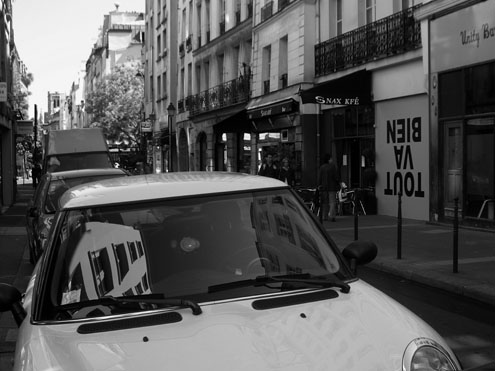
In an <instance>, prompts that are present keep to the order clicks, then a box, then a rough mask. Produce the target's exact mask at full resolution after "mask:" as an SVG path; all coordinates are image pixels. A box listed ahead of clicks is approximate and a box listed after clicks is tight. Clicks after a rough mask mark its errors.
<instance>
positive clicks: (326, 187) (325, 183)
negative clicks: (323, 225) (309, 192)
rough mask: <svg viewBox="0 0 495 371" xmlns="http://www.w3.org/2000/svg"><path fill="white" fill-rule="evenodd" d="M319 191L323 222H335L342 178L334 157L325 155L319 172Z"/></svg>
mask: <svg viewBox="0 0 495 371" xmlns="http://www.w3.org/2000/svg"><path fill="white" fill-rule="evenodd" d="M318 189H319V190H320V197H321V211H320V212H321V213H322V214H323V220H328V217H329V216H330V220H331V221H332V222H334V221H335V216H336V214H337V191H338V190H339V189H340V176H339V171H338V169H337V165H336V164H335V162H334V160H333V158H332V156H330V155H329V154H325V156H324V157H323V164H322V165H321V166H320V170H319V172H318Z"/></svg>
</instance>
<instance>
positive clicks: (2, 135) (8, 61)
mask: <svg viewBox="0 0 495 371" xmlns="http://www.w3.org/2000/svg"><path fill="white" fill-rule="evenodd" d="M12 18H13V14H12V3H11V1H10V0H2V1H0V83H1V85H0V210H1V209H2V208H3V206H9V205H12V203H13V202H14V200H15V191H16V189H15V183H16V152H15V149H16V132H17V128H16V121H15V107H14V102H13V100H12V93H13V82H14V80H15V77H14V76H13V71H12V66H13V65H16V58H18V54H17V52H16V49H15V43H14V35H13V26H12Z"/></svg>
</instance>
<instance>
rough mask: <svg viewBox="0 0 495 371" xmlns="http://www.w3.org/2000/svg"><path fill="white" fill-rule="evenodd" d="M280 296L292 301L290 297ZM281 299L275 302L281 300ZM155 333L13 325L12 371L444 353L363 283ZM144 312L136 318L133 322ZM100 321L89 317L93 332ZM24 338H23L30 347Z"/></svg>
mask: <svg viewBox="0 0 495 371" xmlns="http://www.w3.org/2000/svg"><path fill="white" fill-rule="evenodd" d="M288 295H294V293H292V294H288ZM279 296H280V295H279ZM202 309H203V313H202V314H200V315H197V316H194V315H193V314H192V313H191V311H190V310H189V309H180V310H179V311H178V312H179V313H180V314H181V316H182V320H181V321H179V322H174V323H161V324H155V325H153V326H131V327H133V328H127V329H124V330H123V329H118V328H119V327H120V325H119V322H118V321H116V320H115V319H112V322H113V326H114V329H115V330H113V331H107V332H95V333H87V334H80V333H78V331H77V330H78V327H79V326H80V325H81V323H79V324H75V323H70V324H58V325H39V324H38V325H32V324H29V323H26V322H28V321H25V323H23V325H22V326H21V332H20V337H19V340H18V346H17V350H16V352H17V354H16V356H17V357H19V356H21V355H22V356H23V358H24V361H23V362H22V364H21V362H17V363H16V366H15V370H66V369H67V370H68V369H70V370H73V371H77V370H105V371H110V370H139V369H140V370H156V369H171V370H178V369H181V370H193V369H203V370H204V369H208V370H229V371H231V370H317V369H318V370H319V369H325V370H348V371H352V370H359V371H362V370H380V371H387V370H394V371H395V370H397V371H398V370H402V356H403V354H404V350H405V349H406V346H407V345H408V344H409V343H410V342H411V341H413V340H414V339H417V338H420V337H426V338H430V339H433V340H436V341H437V342H439V343H440V344H441V345H442V346H443V347H447V346H446V344H445V343H444V342H443V340H442V339H441V338H440V337H439V335H438V334H437V333H436V332H435V331H433V330H432V329H431V328H430V327H429V326H428V325H426V324H425V323H424V322H423V321H422V320H420V319H419V318H418V317H416V316H415V315H414V314H412V313H411V312H410V311H408V310H407V309H405V308H404V307H402V306H401V305H399V304H398V303H396V302H395V301H393V300H391V299H390V298H388V297H387V296H385V295H384V294H382V293H381V292H380V291H378V290H376V289H374V288H372V287H371V286H369V285H368V284H366V283H365V282H363V281H357V282H354V283H353V284H352V289H351V292H350V293H349V294H343V293H340V292H339V296H338V297H337V298H333V299H327V300H322V301H316V302H311V303H303V304H297V305H286V306H280V307H275V308H270V309H266V310H256V309H253V307H252V300H250V299H249V300H247V299H246V300H238V301H230V302H221V303H220V302H219V303H210V304H208V305H203V306H202ZM150 316H151V315H147V316H145V315H140V316H139V318H134V319H133V320H135V321H136V323H137V322H138V320H139V321H143V320H146V317H148V318H149V317H150ZM105 321H108V319H105V320H101V319H100V320H92V321H91V322H88V321H86V322H84V323H86V324H87V323H93V324H95V325H96V328H98V326H99V325H101V324H104V322H105ZM28 339H29V341H28Z"/></svg>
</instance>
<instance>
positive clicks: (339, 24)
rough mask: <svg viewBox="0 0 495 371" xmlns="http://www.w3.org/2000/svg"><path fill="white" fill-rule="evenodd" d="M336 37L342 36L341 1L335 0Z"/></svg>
mask: <svg viewBox="0 0 495 371" xmlns="http://www.w3.org/2000/svg"><path fill="white" fill-rule="evenodd" d="M335 14H336V17H337V36H338V35H342V0H337V12H336V13H335Z"/></svg>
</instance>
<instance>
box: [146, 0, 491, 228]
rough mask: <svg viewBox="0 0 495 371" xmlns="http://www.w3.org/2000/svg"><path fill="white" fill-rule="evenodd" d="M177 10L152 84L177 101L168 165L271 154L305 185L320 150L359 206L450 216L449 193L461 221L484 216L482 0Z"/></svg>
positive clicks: (486, 135)
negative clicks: (168, 73) (159, 74)
mask: <svg viewBox="0 0 495 371" xmlns="http://www.w3.org/2000/svg"><path fill="white" fill-rule="evenodd" d="M151 3H154V2H151ZM159 3H160V4H161V6H162V7H164V6H169V4H170V2H167V1H166V2H165V3H167V5H164V3H163V2H159ZM177 9H178V14H177V17H176V19H177V20H178V23H177V25H176V27H175V28H174V27H173V26H172V25H171V24H169V26H168V27H169V28H168V30H167V32H168V35H169V36H168V39H167V40H168V41H170V42H172V40H173V37H172V36H171V35H170V34H171V33H174V32H175V33H176V34H177V44H175V45H174V44H169V45H168V46H167V49H173V48H176V49H177V50H178V55H177V59H176V60H175V61H174V59H172V58H173V56H171V57H170V58H169V61H168V62H162V63H167V64H168V63H169V64H171V66H170V67H169V68H173V66H174V65H175V66H176V68H177V72H176V76H177V83H176V84H173V83H172V81H171V80H170V78H167V81H171V83H170V86H169V87H167V86H168V85H166V86H164V89H169V90H167V91H165V92H163V90H162V94H167V95H168V94H170V93H172V92H176V94H177V97H176V100H174V99H171V98H170V96H168V100H167V102H166V106H168V105H169V104H170V103H172V104H173V105H174V106H175V107H177V111H176V112H174V120H175V121H174V122H175V123H176V125H175V126H174V131H173V132H172V134H173V140H172V146H175V148H172V156H171V158H172V159H173V160H172V161H173V166H171V167H170V169H172V170H174V171H175V170H200V171H205V170H226V171H245V172H249V173H252V174H256V173H257V172H258V169H259V166H260V164H261V162H262V160H263V157H264V155H265V154H268V153H270V154H272V155H274V157H275V159H276V160H281V159H282V158H284V157H287V158H288V159H289V160H290V162H291V165H292V167H293V168H295V170H296V178H297V183H298V185H300V186H303V187H314V186H315V185H316V183H317V173H318V169H319V166H320V164H321V159H322V158H323V156H324V154H326V153H328V154H331V155H332V156H333V157H334V158H335V159H336V162H337V164H338V167H339V171H340V176H341V179H342V181H344V182H345V183H346V184H347V185H348V186H349V187H350V188H353V189H357V190H358V191H359V195H360V197H361V199H362V201H363V204H364V208H365V211H366V212H367V213H379V214H382V215H391V216H396V215H397V213H398V209H399V207H401V213H402V216H403V217H405V218H412V219H419V220H433V221H435V220H439V221H447V222H449V221H450V220H451V218H452V216H453V213H454V207H455V205H454V204H455V199H458V206H459V209H460V211H459V215H461V217H462V222H464V223H466V224H469V223H472V224H476V225H480V226H482V225H488V226H489V225H490V223H491V220H493V213H494V211H493V210H494V201H493V199H494V181H493V172H494V170H493V169H494V165H493V164H494V161H493V160H494V159H493V157H494V156H493V148H494V146H493V140H494V134H493V127H494V125H493V117H492V116H493V112H494V109H493V102H492V100H493V99H492V98H493V86H492V85H493V84H492V82H493V78H492V77H493V76H492V75H493V60H494V57H493V52H490V51H491V50H493V46H494V44H493V43H494V40H495V38H494V37H493V36H492V35H493V34H494V31H493V30H494V26H493V25H492V24H493V23H494V21H493V14H494V12H493V4H492V3H491V2H483V1H474V0H472V1H467V2H466V1H459V0H439V1H430V2H422V3H420V2H419V1H418V0H390V1H387V2H385V1H380V2H378V1H376V0H365V1H361V0H346V1H343V0H329V1H298V0H292V1H290V0H254V1H248V0H246V1H243V0H241V1H233V2H227V1H220V0H209V1H200V0H197V1H182V2H178V7H177ZM155 28H156V26H155ZM155 39H156V36H155ZM440 40H442V42H441V41H440ZM445 40H449V43H448V47H447V46H446V45H447V44H442V43H443V41H445ZM456 43H457V44H456ZM451 45H454V46H455V47H454V48H451V47H450V46H451ZM149 53H150V52H149V50H148V51H147V56H148V57H149ZM165 57H166V58H168V54H167V55H166V56H165ZM146 61H147V62H146V63H147V64H156V63H153V61H152V60H150V59H149V58H147V59H146ZM155 68H156V67H155ZM487 78H488V80H487ZM486 80H487V81H486ZM151 81H153V84H155V86H156V83H157V78H156V76H155V79H153V80H151ZM162 81H163V80H162ZM246 81H247V83H245V82H246ZM442 86H443V88H442ZM454 86H455V87H456V88H457V91H456V93H453V91H454V90H453V89H452V87H454ZM151 90H152V91H150V92H148V94H150V95H153V90H155V91H156V88H153V89H151ZM456 99H457V100H456ZM176 103H177V104H176ZM461 107H462V109H461ZM164 109H166V107H165V105H164V106H162V114H165V113H164V111H163V110H164ZM167 143H169V142H167ZM481 153H484V157H483V158H484V160H486V161H484V162H483V164H484V166H483V167H481V165H480V161H479V159H480V158H481ZM486 153H488V156H487V155H486ZM485 165H487V166H485Z"/></svg>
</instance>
